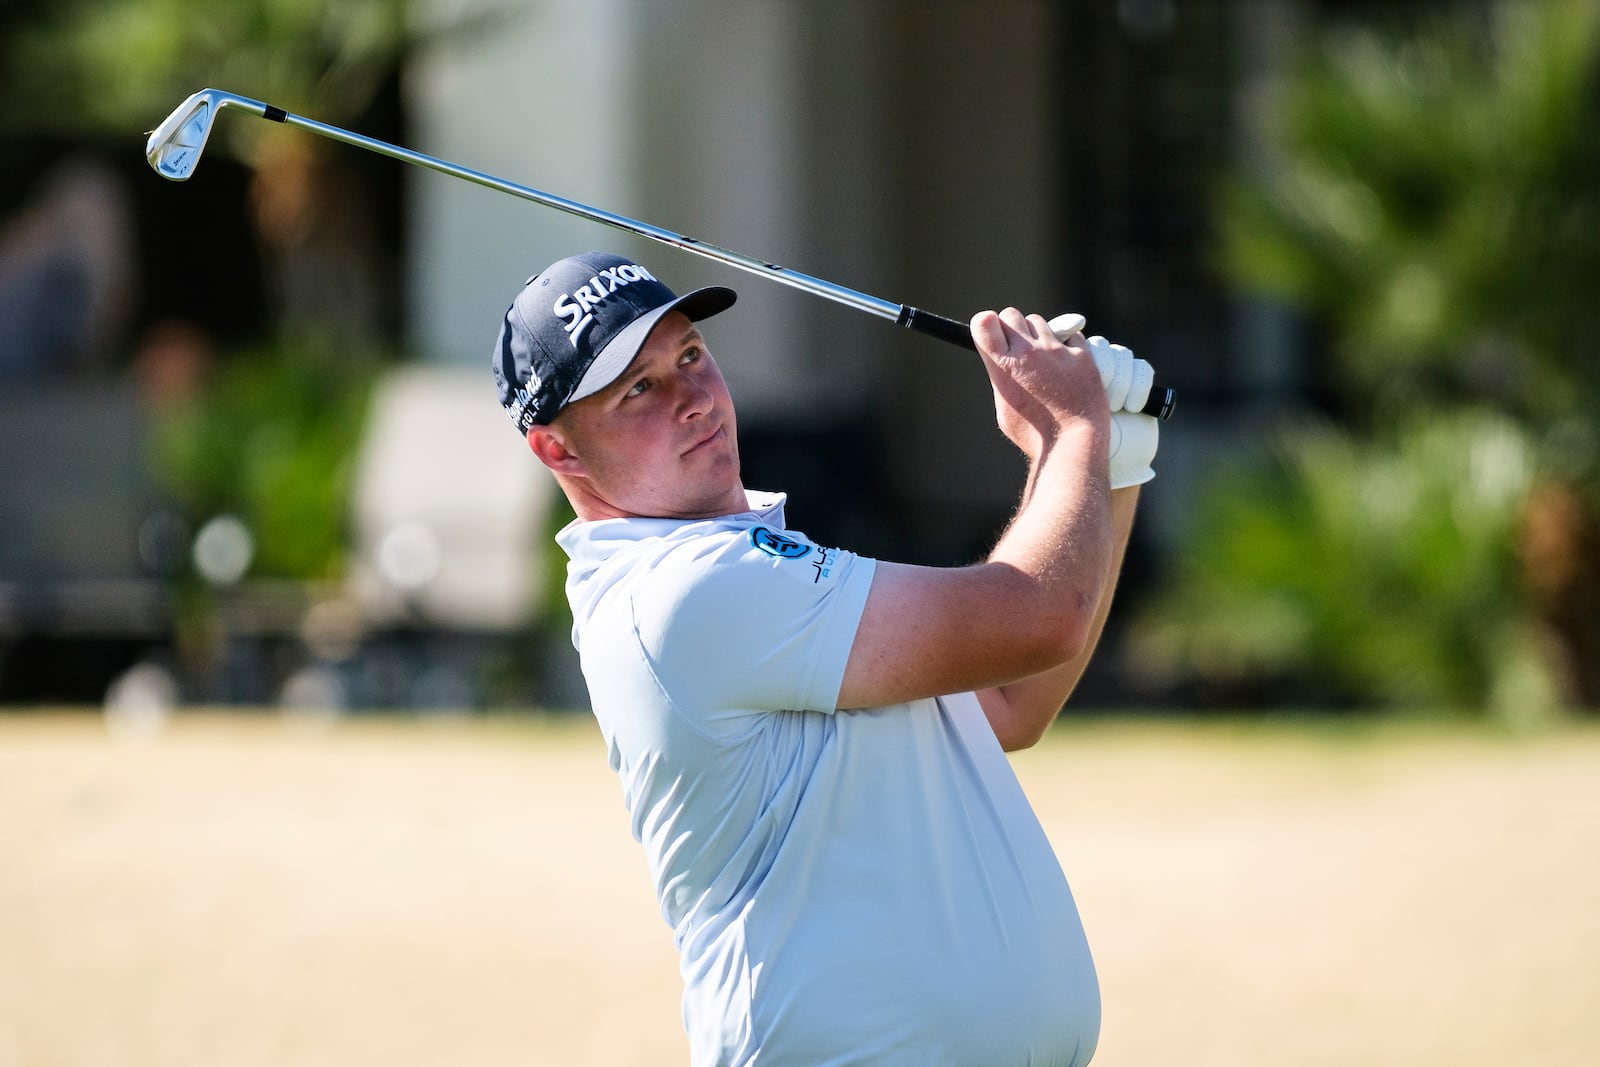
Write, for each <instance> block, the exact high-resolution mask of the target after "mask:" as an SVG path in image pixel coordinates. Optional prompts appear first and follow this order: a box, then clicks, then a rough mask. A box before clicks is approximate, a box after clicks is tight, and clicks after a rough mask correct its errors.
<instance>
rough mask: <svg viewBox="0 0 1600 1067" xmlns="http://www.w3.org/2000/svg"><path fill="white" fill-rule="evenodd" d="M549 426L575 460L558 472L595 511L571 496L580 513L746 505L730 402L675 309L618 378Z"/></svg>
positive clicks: (672, 513) (700, 510)
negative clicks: (740, 477)
mask: <svg viewBox="0 0 1600 1067" xmlns="http://www.w3.org/2000/svg"><path fill="white" fill-rule="evenodd" d="M551 429H552V431H554V432H555V433H556V434H557V435H558V436H559V437H560V438H561V441H562V443H563V445H564V446H565V448H566V450H567V451H568V452H570V453H571V454H572V456H573V457H574V459H575V460H576V463H575V464H574V465H573V466H571V467H570V468H569V469H565V470H562V469H560V468H558V473H561V474H563V475H564V476H565V477H566V479H567V480H568V481H569V482H572V483H573V486H574V488H575V489H576V490H577V492H578V493H579V494H580V495H582V496H583V497H584V498H585V499H586V501H587V503H588V505H589V509H590V510H591V511H592V512H593V513H594V514H591V515H585V513H584V510H585V509H584V506H583V502H580V500H578V499H577V498H576V497H575V498H574V501H573V503H574V505H575V506H576V507H577V509H578V514H579V516H580V517H584V518H598V517H608V516H629V515H637V516H647V517H660V518H710V517H713V516H716V515H728V514H732V513H735V512H740V511H744V510H746V509H747V508H748V506H749V505H748V504H747V502H746V500H745V495H744V486H743V484H742V483H741V482H740V480H739V444H738V439H737V427H736V425H735V422H734V414H733V398H732V397H731V396H729V394H728V386H727V383H726V382H724V381H723V380H722V372H721V371H720V370H718V369H717V364H716V362H715V361H714V360H713V359H712V358H711V353H710V352H708V351H707V350H706V346H705V340H704V339H703V338H702V337H701V336H700V331H699V330H697V329H696V328H695V326H694V323H692V322H690V321H689V318H688V316H686V315H684V314H683V313H682V312H679V311H674V312H671V313H670V314H668V315H667V316H666V317H664V318H663V319H662V320H661V321H660V322H659V323H657V324H656V328H655V329H654V330H653V331H652V332H651V334H650V339H649V340H648V341H647V342H646V343H645V346H644V348H643V349H641V350H640V352H639V355H638V356H637V357H635V358H634V361H633V362H632V363H631V364H629V365H628V369H627V370H626V371H624V372H623V373H622V376H621V377H619V378H618V379H617V380H616V381H614V382H612V383H611V384H610V385H609V386H607V387H606V388H605V389H603V390H602V391H600V392H599V393H596V394H595V395H594V396H590V397H585V398H584V399H582V400H579V401H577V402H576V403H573V404H569V405H568V406H567V407H566V408H564V409H562V412H561V414H560V415H558V416H557V417H556V420H555V423H554V425H553V426H552V427H551ZM569 495H572V492H571V490H569Z"/></svg>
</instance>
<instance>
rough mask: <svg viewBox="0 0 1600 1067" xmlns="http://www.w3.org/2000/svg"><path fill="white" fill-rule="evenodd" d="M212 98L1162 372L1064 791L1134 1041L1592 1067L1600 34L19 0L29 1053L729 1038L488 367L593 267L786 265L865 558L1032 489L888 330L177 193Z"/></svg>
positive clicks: (7, 586) (14, 685)
mask: <svg viewBox="0 0 1600 1067" xmlns="http://www.w3.org/2000/svg"><path fill="white" fill-rule="evenodd" d="M207 86H212V87H216V88H219V89H222V90H226V91H230V92H234V93H237V94H240V95H243V96H247V97H253V98H257V99H262V100H265V101H268V102H270V103H272V104H274V105H276V106H279V107H282V108H285V109H287V110H289V111H292V112H295V113H298V114H302V115H305V116H307V117H310V118H315V119H319V120H322V121H325V122H329V123H332V124H335V125H339V126H343V127H346V128H349V129H351V130H354V131H357V132H360V133H364V134H368V135H371V136H374V137H378V138H381V139H384V140H389V141H392V142H396V143H398V144H401V145H404V146H407V147H411V148H414V149H417V150H419V151H422V152H425V153H428V154H431V155H435V156H440V157H443V158H446V159H449V160H451V161H454V162H456V163H459V164H462V165H464V166H468V167H472V168H475V169H479V170H483V171H488V172H490V173H493V174H496V175H499V176H501V177H504V178H507V179H510V180H513V181H517V182H521V183H524V184H527V185H531V186H534V187H536V188H539V189H542V190H546V191H549V192H551V193H555V194H558V195H561V196H565V197H568V198H570V199H574V200H578V201H581V202H584V203H588V204H591V205H594V206H597V207H601V208H605V209H608V210H611V211H614V212H617V213H620V214H623V215H627V216H631V217H634V218H638V219H642V220H645V221H648V222H650V223H653V224H656V225H659V226H663V227H666V228H669V229H673V230H678V231H681V232H684V233H687V234H691V235H694V236H696V237H698V238H701V239H704V240H707V241H710V242H713V243H716V244H719V245H722V246H725V247H728V248H733V249H737V250H739V251H741V252H744V253H746V254H749V255H751V256H756V257H761V258H765V259H768V260H771V261H773V262H779V263H783V264H786V265H789V266H792V267H794V268H796V269H798V270H801V271H804V272H806V273H809V274H813V275H816V276H819V277H823V278H827V279H829V280H832V281H835V282H838V283H840V284H843V285H846V286H849V287H851V288H855V289H859V290H862V291H865V292H868V293H872V294H874V295H877V296H882V297H885V298H888V299H891V300H893V301H895V302H906V303H910V304H914V305H916V306H919V307H924V308H928V309H930V310H934V311H937V312H939V313H942V314H945V315H949V316H952V317H958V318H964V317H966V316H967V315H969V314H970V313H972V312H973V311H975V310H978V309H980V308H987V307H999V306H1004V305H1007V304H1015V305H1019V306H1022V307H1024V308H1029V309H1035V310H1038V311H1041V312H1043V313H1045V314H1055V313H1058V312H1061V311H1067V310H1075V311H1079V312H1081V313H1083V314H1085V315H1086V316H1087V318H1088V320H1089V323H1090V326H1091V332H1100V333H1104V334H1106V335H1108V336H1110V337H1111V338H1112V339H1113V340H1117V341H1121V342H1124V343H1126V344H1128V345H1129V346H1131V347H1132V348H1133V349H1134V351H1135V352H1136V353H1137V354H1139V355H1140V356H1143V357H1145V358H1147V359H1149V360H1150V361H1151V362H1153V363H1154V365H1155V366H1156V367H1157V368H1158V370H1159V373H1160V375H1161V377H1162V379H1163V380H1164V381H1166V382H1167V383H1169V384H1171V385H1173V386H1175V387H1176V388H1177V389H1178V390H1179V391H1180V394H1181V398H1180V404H1179V409H1178V412H1177V414H1176V416H1175V417H1174V418H1173V419H1172V420H1171V421H1170V422H1168V423H1166V424H1165V425H1164V427H1163V430H1162V439H1163V440H1162V447H1161V451H1160V455H1159V456H1158V458H1157V461H1156V469H1157V471H1158V477H1157V478H1156V480H1155V481H1154V482H1152V483H1150V485H1148V486H1147V487H1146V488H1145V490H1144V493H1143V496H1142V499H1141V505H1140V507H1141V516H1140V520H1139V523H1138V526H1137V528H1136V530H1135V535H1134V541H1133V544H1132V546H1131V548H1130V553H1129V559H1128V564H1127V567H1126V570H1125V573H1124V577H1123V582H1122V586H1121V591H1120V593H1119V601H1118V607H1117V609H1116V611H1115V612H1114V614H1113V619H1112V622H1111V624H1110V626H1109V628H1108V631H1107V633H1106V636H1105V639H1104V641H1103V644H1102V647H1101V652H1100V654H1099V655H1098V656H1097V658H1096V660H1095V662H1094V664H1093V666H1092V668H1091V670H1090V673H1089V675H1088V676H1087V677H1086V678H1085V680H1084V683H1083V685H1082V686H1081V688H1080V691H1079V694H1078V695H1077V696H1076V697H1075V699H1074V704H1073V713H1072V714H1069V715H1068V716H1065V717H1064V718H1063V721H1062V723H1061V724H1060V726H1059V727H1058V728H1057V729H1056V730H1054V731H1053V732H1052V735H1051V736H1050V737H1049V738H1047V739H1046V742H1045V744H1043V745H1041V746H1040V747H1039V748H1038V749H1035V750H1033V751H1031V752H1029V753H1026V754H1023V755H1021V756H1019V757H1018V758H1017V760H1016V763H1015V765H1016V767H1017V770H1018V774H1019V776H1020V777H1021V778H1022V779H1023V782H1024V785H1025V787H1026V788H1027V790H1028V792H1029V795H1030V797H1031V798H1032V800H1033V802H1034V804H1035V807H1036V808H1037V809H1038V811H1039V813H1040V816H1041V819H1042V820H1043V822H1044V824H1045V826H1046V829H1047V831H1048V832H1049V833H1050V835H1051V839H1052V841H1053V842H1054V843H1055V845H1056V849H1057V852H1058V854H1059V855H1060V856H1061V857H1062V860H1063V864H1064V865H1065V866H1066V868H1067V871H1068V874H1069V876H1070V877H1071V879H1072V883H1073V886H1074V890H1075V893H1076V894H1077V896H1078V899H1079V902H1080V906H1081V907H1082V909H1083V912H1084V916H1085V921H1086V925H1087V926H1088V928H1089V931H1090V937H1091V941H1092V942H1093V944H1094V947H1095V953H1096V958H1097V963H1098V966H1099V967H1100V970H1101V977H1102V985H1103V988H1104V993H1105V1002H1106V1023H1105V1029H1104V1032H1103V1035H1102V1054H1101V1055H1100V1056H1099V1057H1098V1058H1097V1059H1096V1063H1106V1064H1111V1065H1115V1064H1147V1065H1154V1064H1172V1063H1180V1062H1181V1063H1186V1064H1191V1065H1207V1064H1217V1065H1222V1064H1227V1065H1230V1067H1248V1065H1252V1064H1260V1065H1262V1067H1266V1065H1268V1064H1274V1065H1277V1064H1283V1063H1297V1064H1320V1063H1327V1064H1330V1065H1331V1064H1334V1063H1348V1062H1351V1061H1352V1060H1355V1059H1359V1060H1361V1061H1362V1062H1369V1063H1396V1064H1418V1063H1428V1064H1433V1063H1438V1064H1446V1063H1448V1064H1451V1065H1452V1067H1462V1065H1464V1064H1485V1065H1487V1064H1491V1063H1493V1064H1501V1063H1507V1062H1512V1063H1528V1064H1541V1065H1572V1067H1578V1065H1580V1064H1581V1065H1589V1064H1593V1063H1595V1062H1600V1027H1597V1024H1596V1022H1595V1020H1596V1016H1595V1013H1594V1005H1595V1004H1596V1003H1597V1002H1600V985H1597V983H1600V896H1597V893H1596V889H1595V886H1596V884H1597V881H1600V869H1597V867H1596V863H1597V860H1596V858H1595V857H1596V856H1600V852H1597V850H1596V849H1595V848H1594V843H1593V840H1592V838H1593V827H1594V825H1596V820H1597V819H1600V727H1597V725H1596V721H1595V711H1596V709H1597V708H1600V611H1597V610H1596V609H1595V606H1594V605H1595V604H1597V603H1600V426H1597V422H1596V417H1595V414H1594V412H1595V411H1596V409H1597V407H1600V301H1597V300H1595V298H1594V292H1595V289H1596V285H1597V280H1600V137H1597V136H1596V131H1597V130H1600V4H1597V3H1595V2H1593V0H1381V2H1380V0H1053V2H1047V0H986V2H983V3H978V2H971V3H963V2H956V0H948V2H939V3H927V2H917V0H806V2H801V0H670V2H668V0H523V2H513V0H409V2H405V0H341V2H339V3H337V4H333V5H328V4H323V3H314V2H312V0H232V2H230V3H226V4H220V3H205V2H201V0H8V2H7V3H5V4H4V5H0V147H3V151H0V711H3V712H5V714H0V1067H12V1065H13V1064H16V1065H21V1064H29V1065H33V1064H58V1063H59V1064H90V1063H115V1064H140V1065H142V1064H189V1063H206V1064H208V1065H210V1067H218V1065H222V1064H251V1065H256V1064H263V1065H264V1064H285V1063H297V1064H313V1063H328V1064H348V1063H362V1062H376V1061H379V1060H381V1061H382V1062H385V1063H389V1064H396V1065H398V1064H405V1063H417V1064H424V1063H430V1064H431V1063H438V1062H441V1061H446V1060H449V1061H454V1062H471V1063H477V1064H488V1063H500V1062H504V1063H513V1062H516V1063H528V1062H535V1063H591V1064H606V1063H614V1064H646V1063H662V1062H680V1061H681V1059H682V1048H683V1039H682V1034H681V1031H680V1029H679V1023H678V1020H677V1009H676V998H677V992H678V981H677V976H676V973H675V961H674V958H673V954H672V951H671V946H670V939H669V938H668V937H667V936H666V932H665V931H664V930H663V929H662V928H661V926H660V923H659V921H658V920H657V919H656V917H655V906H654V903H653V901H652V900H651V899H650V892H649V887H648V884H647V879H645V878H644V876H643V871H642V867H641V866H640V861H639V858H638V855H637V850H636V848H635V847H634V846H633V844H632V842H631V841H628V840H627V830H626V820H625V818H624V817H623V814H622V812H621V808H620V805H619V804H618V802H617V795H616V784H615V781H614V779H613V778H612V776H611V775H610V773H609V771H607V769H606V768H605V766H604V755H603V753H604V748H603V745H602V744H601V743H600V741H599V739H598V736H597V735H596V734H595V732H594V731H593V728H592V724H591V723H590V720H589V718H588V716H586V715H585V714H583V712H584V711H585V710H586V697H585V694H584V691H583V686H582V679H581V677H579V675H578V674H577V670H576V660H575V654H574V653H573V651H572V648H571V644H570V638H569V627H570V617H569V615H568V613H567V608H566V605H565V601H564V599H563V597H562V595H561V581H562V576H563V571H564V565H565V561H564V558H563V557H562V556H561V554H560V552H559V550H557V549H556V548H555V547H554V545H553V544H552V543H551V534H552V532H553V531H554V530H556V529H558V528H559V527H560V526H561V525H562V524H563V523H564V522H566V521H567V519H568V518H569V517H570V516H569V515H568V513H567V512H566V510H565V504H564V502H563V501H562V500H561V499H560V496H559V494H558V493H556V492H554V491H553V486H552V484H551V483H550V481H549V479H548V478H546V477H545V475H544V471H543V469H542V468H541V467H540V466H539V465H538V464H537V463H536V462H535V461H534V460H533V459H532V457H531V455H530V454H529V453H528V452H527V449H526V446H525V444H524V443H523V442H522V441H521V440H520V439H519V438H518V437H517V435H516V433H515V431H514V430H512V429H511V428H510V426H509V423H508V422H507V420H506V417H505V415H504V413H503V412H502V411H501V410H500V409H499V406H498V404H497V403H496V401H495V396H494V391H493V388H492V385H491V381H490V377H489V374H488V368H487V361H488V355H489V351H490V348H491V346H492V343H493V341H494V338H495V334H496V331H497V329H498V325H499V322H500V318H501V315H502V313H503V311H504V309H505V307H506V306H507V304H508V303H509V302H510V300H511V298H512V297H513V296H514V295H515V293H516V292H517V290H518V289H519V288H520V286H521V284H522V282H523V280H524V279H525V278H526V277H528V275H530V274H532V273H533V272H534V271H536V270H538V269H539V268H541V267H542V266H544V265H545V264H547V263H548V262H550V261H552V260H554V259H556V258H558V257H561V256H564V255H568V254H571V253H574V252H579V251H584V250H589V249H595V248H601V249H608V250H616V251H621V252H625V253H631V254H633V255H635V256H637V257H639V258H640V259H641V260H642V261H643V262H645V263H647V264H649V265H650V266H651V267H652V269H654V270H655V271H656V272H657V273H658V274H660V275H661V276H662V277H663V278H664V279H666V280H668V281H669V283H670V284H672V285H673V286H674V287H675V288H678V289H680V290H682V289H685V288H688V287H691V286H694V285H699V284H708V283H721V284H728V285H731V286H733V287H735V288H737V289H738V290H739V291H740V301H739V304H738V306H737V308H736V309H735V310H734V311H733V312H732V313H730V314H728V315H725V316H722V317H720V318H718V319H717V320H716V321H715V322H714V323H713V324H712V326H711V327H710V333H709V336H710V341H711V345H712V348H713V350H714V351H715V352H716V354H717V357H718V360H719V362H720V363H721V365H722V367H723V369H724V371H725V373H726V375H727V377H728V379H729V381H730V384H731V386H732V388H733V391H734V395H735V397H736V398H737V400H738V403H739V408H740V428H741V431H742V450H743V455H744V457H745V462H746V478H745V480H746V484H747V485H750V486H752V487H758V488H771V489H782V490H785V491H787V492H788V493H789V495H790V510H789V515H790V519H791V521H792V523H793V524H794V525H795V526H796V527H798V528H800V529H804V530H806V531H807V532H808V533H810V534H811V535H812V536H813V537H815V538H816V539H817V540H818V541H820V542H822V543H827V544H838V545H843V546H846V547H849V548H852V549H855V550H857V551H860V552H862V553H866V554H870V555H876V556H883V557H891V558H898V559H905V560H910V561H914V562H922V563H931V564H959V563H964V562H967V561H970V560H972V559H974V558H977V557H979V556H980V555H981V554H982V553H983V552H984V551H985V549H986V548H987V546H988V545H989V544H990V543H991V542H992V540H993V539H994V538H995V536H996V535H997V534H998V532H999V530H1000V529H1001V528H1002V526H1003V525H1004V523H1005V521H1006V519H1007V518H1008V516H1009V514H1010V512H1011V509H1012V507H1013V505H1014V503H1015V499H1016V495H1017V493H1018V491H1019V489H1020V485H1021V481H1022V476H1023V470H1022V467H1021V464H1020V462H1019V461H1018V458H1017V456H1016V455H1015V454H1014V452H1013V451H1012V450H1011V448H1010V447H1009V446H1008V445H1007V444H1006V443H1005V442H1004V441H1003V439H1002V438H1001V437H1000V435H999V434H998V433H997V432H996V431H995V429H994V425H993V408H992V402H991V399H990V395H989V392H988V389H987V385H986V381H985V378H984V375H983V372H982V370H981V368H980V366H979V365H978V363H977V361H976V360H975V359H973V358H972V357H971V356H970V355H969V354H964V353H962V352H960V351H958V350H956V349H954V348H950V347H948V346H944V345H941V344H938V343H937V342H933V341H930V340H927V339H923V338H920V337H917V336H913V335H910V334H907V333H905V332H904V331H899V330H896V329H894V328H892V327H891V326H889V325H888V324H887V323H885V322H882V321H880V320H877V319H875V318H870V317H868V316H865V315H862V314H860V313H857V312H851V311H847V310H845V309H843V308H840V307H837V306H835V305H833V304H829V303H825V302H823V301H820V300H818V299H817V298H814V297H810V296H806V295H804V294H802V293H798V292H795V291H792V290H789V289H786V288H782V287H779V286H776V285H771V284H765V283H762V282H760V281H758V280H756V279H754V278H751V277H749V276H748V275H744V274H741V273H739V272H734V271H731V270H728V269H727V268H722V267H719V266H716V265H714V264H711V263H709V262H706V261H704V260H701V259H699V258H696V257H692V256H687V255H684V254H682V253H678V252H675V251H673V250H670V249H667V248H664V247H661V246H658V245H653V244H649V243H646V242H643V241H640V240H636V239H631V238H627V237H625V236H624V235H622V234H620V233H618V232H615V231H612V230H609V229H606V228H603V227H600V226H598V225H597V224H594V223H589V222H583V221H579V220H575V219H571V218H568V217H567V216H564V215H560V214H558V213H556V212H553V211H550V210H547V209H543V208H538V207H535V206H533V205H531V204H527V203H524V202H522V201H519V200H516V199H513V198H511V197H507V196H504V195H502V194H497V193H494V192H491V191H488V190H485V189H481V188H478V187H476V186H472V185H469V184H467V183H464V182H460V181H457V180H454V179H450V178H446V177H443V176H441V175H437V174H433V173H431V172H427V171H423V170H419V169H416V168H411V167H407V166H404V165H402V164H400V163H397V162H394V161H391V160H388V159H385V158H382V157H379V156H376V155H372V154H370V153H365V152H361V151H358V150H356V149H353V148H348V147H345V146H341V145H337V144H334V143H332V142H329V141H325V140H322V139H319V138H316V137H313V136H312V135H310V134H306V133H302V132H299V131H295V130H292V129H285V128H282V127H279V126H276V125H274V124H271V123H267V122H263V121H260V120H258V119H254V118H251V117H249V116H247V115H242V114H239V113H235V112H229V113H227V114H226V115H225V116H224V118H223V119H222V121H221V122H220V123H219V124H218V127H217V129H216V130H215V132H214V135H213V137H212V140H211V142H210V145H209V146H208V148H207V152H206V158H205V160H204V162H203V163H202V164H201V165H200V167H199V170H198V172H197V174H196V175H195V176H194V177H193V178H192V179H191V180H190V181H188V182H187V183H182V184H173V183H168V182H166V181H164V180H163V179H161V178H159V177H157V176H156V175H155V174H154V172H152V171H151V170H150V169H149V167H148V166H147V165H146V163H145V161H144V158H143V148H144V142H145V137H146V131H148V130H150V129H152V128H154V127H155V126H156V125H157V124H158V123H159V122H160V121H161V120H162V119H163V118H164V117H165V116H166V115H167V114H168V113H169V112H170V111H171V110H172V109H173V108H174V107H176V106H177V105H178V104H179V103H180V102H181V101H182V100H183V99H184V98H185V97H187V96H188V95H189V94H190V93H192V92H194V91H196V90H198V89H200V88H202V87H207ZM263 711H265V712H267V713H266V714H262V712H263ZM107 727H109V729H107Z"/></svg>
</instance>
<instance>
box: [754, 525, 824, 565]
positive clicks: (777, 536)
mask: <svg viewBox="0 0 1600 1067" xmlns="http://www.w3.org/2000/svg"><path fill="white" fill-rule="evenodd" d="M750 543H751V544H753V545H755V546H756V547H757V548H759V549H760V550H761V551H763V552H765V553H766V554H767V555H769V556H777V557H778V558H779V559H800V558H801V557H803V556H805V555H808V554H809V553H810V552H811V546H810V545H808V544H805V543H803V542H800V541H796V540H795V539H794V538H792V537H785V536H784V535H783V534H781V533H778V532H777V531H776V530H772V529H769V528H767V527H765V526H757V527H755V528H754V529H752V530H751V531H750Z"/></svg>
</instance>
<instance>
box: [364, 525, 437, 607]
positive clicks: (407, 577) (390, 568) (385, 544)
mask: <svg viewBox="0 0 1600 1067" xmlns="http://www.w3.org/2000/svg"><path fill="white" fill-rule="evenodd" d="M443 562H444V551H443V549H442V548H441V547H440V545H439V535H438V534H436V533H434V532H433V530H432V529H431V528H429V527H428V526H425V525H424V524H422V523H420V522H402V523H399V524H398V525H396V526H394V527H393V528H392V529H390V530H389V531H388V532H387V533H385V534H384V535H383V540H382V541H380V542H379V544H378V569H379V570H380V571H382V573H383V577H384V580H385V581H387V582H389V584H391V585H393V586H394V587H395V588H397V589H402V590H406V591H415V590H418V589H421V588H422V587H423V586H425V585H427V584H428V583H429V582H431V581H433V580H434V579H435V578H436V577H438V575H439V567H440V565H441V564H443Z"/></svg>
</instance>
